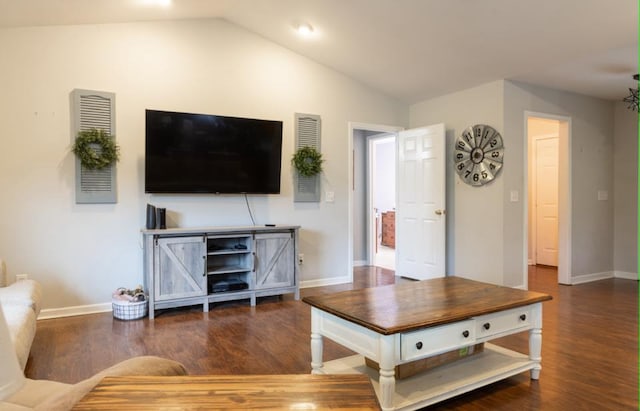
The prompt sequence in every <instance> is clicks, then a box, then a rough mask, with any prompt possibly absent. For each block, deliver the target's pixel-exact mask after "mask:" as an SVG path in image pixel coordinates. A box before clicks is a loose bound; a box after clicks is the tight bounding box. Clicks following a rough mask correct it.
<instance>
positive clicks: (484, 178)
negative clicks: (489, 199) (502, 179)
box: [453, 124, 504, 186]
mask: <svg viewBox="0 0 640 411" xmlns="http://www.w3.org/2000/svg"><path fill="white" fill-rule="evenodd" d="M503 159H504V146H503V145H502V136H501V135H500V133H498V132H497V131H496V130H495V129H494V128H493V127H491V126H487V125H484V124H476V125H475V126H472V127H467V128H466V129H465V130H464V131H463V132H462V135H460V136H459V137H458V138H457V139H456V145H455V148H454V152H453V161H454V164H455V168H456V172H457V173H458V175H459V176H460V178H461V179H462V181H464V182H465V183H467V184H469V185H472V186H481V185H483V184H486V183H488V182H489V181H491V180H493V179H494V178H495V177H496V175H498V172H499V171H500V169H501V168H502V161H503Z"/></svg>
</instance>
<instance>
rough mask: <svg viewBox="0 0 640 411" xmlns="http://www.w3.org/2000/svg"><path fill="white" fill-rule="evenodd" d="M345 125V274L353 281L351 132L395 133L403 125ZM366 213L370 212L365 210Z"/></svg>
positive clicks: (369, 256) (350, 122)
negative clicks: (346, 133)
mask: <svg viewBox="0 0 640 411" xmlns="http://www.w3.org/2000/svg"><path fill="white" fill-rule="evenodd" d="M347 127H348V136H349V138H347V181H348V183H347V184H348V187H347V192H348V194H347V208H348V209H349V212H348V222H347V226H348V227H347V236H348V237H347V238H348V241H347V244H348V247H347V259H348V261H347V270H348V272H347V276H348V278H349V281H350V282H353V184H354V181H353V132H354V130H370V131H379V132H380V133H395V132H397V131H400V130H404V127H399V126H387V125H382V124H371V123H358V122H353V121H349V122H348V123H347ZM370 206H371V204H369V203H368V202H367V208H370ZM367 213H370V212H369V211H367ZM367 221H368V219H367ZM367 256H368V258H369V261H371V250H368V251H367Z"/></svg>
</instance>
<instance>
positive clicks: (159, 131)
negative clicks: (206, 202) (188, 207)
mask: <svg viewBox="0 0 640 411" xmlns="http://www.w3.org/2000/svg"><path fill="white" fill-rule="evenodd" d="M145 144H146V145H145V147H146V149H145V179H144V183H145V192H146V193H167V194H169V193H183V194H187V193H217V194H243V193H246V194H279V193H280V171H281V159H282V121H274V120H257V119H250V118H239V117H225V116H216V115H208V114H191V113H178V112H172V111H159V110H146V126H145Z"/></svg>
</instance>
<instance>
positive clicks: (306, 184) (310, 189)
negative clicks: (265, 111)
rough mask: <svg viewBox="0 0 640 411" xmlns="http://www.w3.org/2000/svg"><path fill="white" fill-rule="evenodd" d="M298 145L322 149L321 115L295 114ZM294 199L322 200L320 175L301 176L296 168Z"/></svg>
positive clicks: (305, 201)
mask: <svg viewBox="0 0 640 411" xmlns="http://www.w3.org/2000/svg"><path fill="white" fill-rule="evenodd" d="M295 136H296V141H295V143H296V147H295V149H296V150H298V149H299V148H302V147H314V148H315V149H316V150H318V151H320V136H321V133H320V116H318V115H315V114H301V113H296V114H295ZM293 184H294V189H293V201H295V202H297V203H310V202H319V201H320V175H319V174H318V175H315V176H313V177H304V176H299V175H298V173H296V172H295V170H294V177H293Z"/></svg>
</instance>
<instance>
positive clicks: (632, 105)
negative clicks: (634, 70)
mask: <svg viewBox="0 0 640 411" xmlns="http://www.w3.org/2000/svg"><path fill="white" fill-rule="evenodd" d="M633 79H634V80H635V81H638V75H637V74H636V75H634V76H633ZM622 101H624V102H625V103H627V108H628V109H630V110H635V111H640V107H639V106H638V87H636V88H630V89H629V95H628V96H627V97H625V98H624V99H622Z"/></svg>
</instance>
